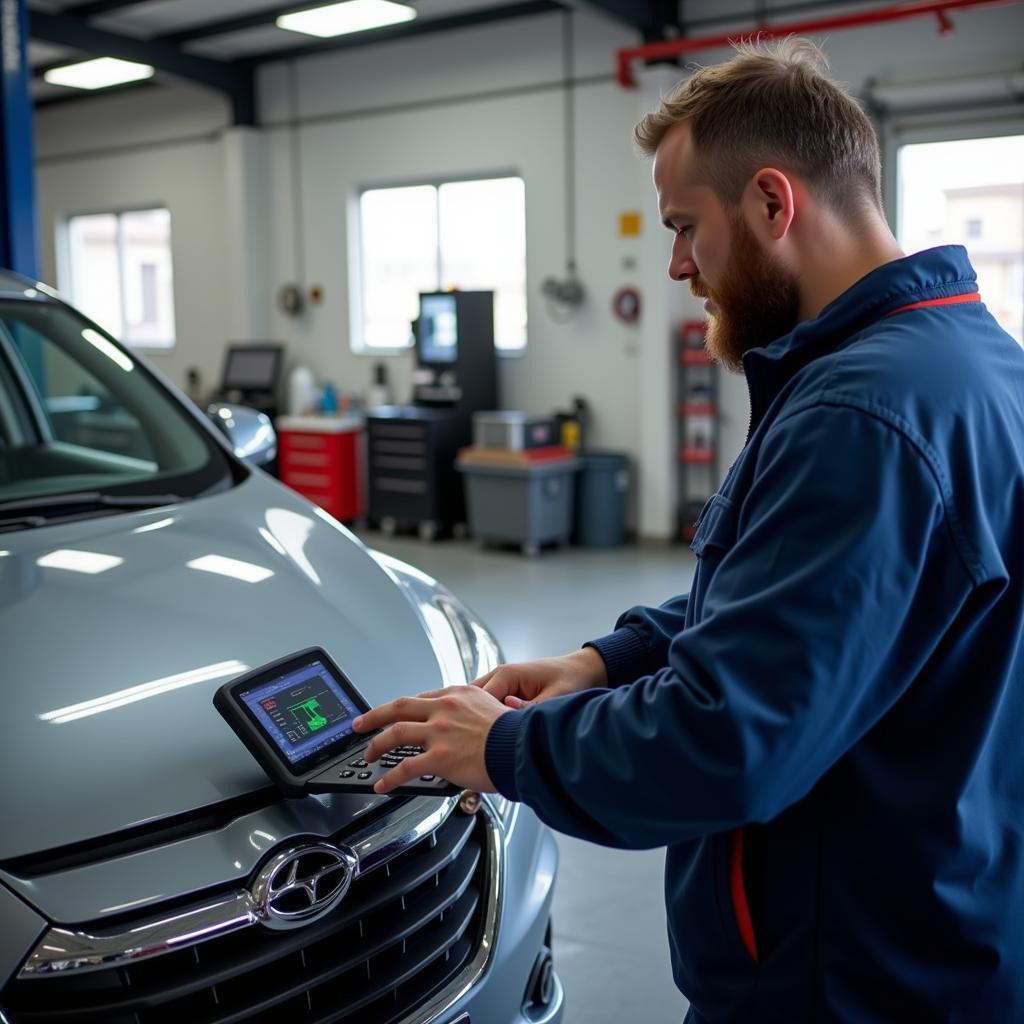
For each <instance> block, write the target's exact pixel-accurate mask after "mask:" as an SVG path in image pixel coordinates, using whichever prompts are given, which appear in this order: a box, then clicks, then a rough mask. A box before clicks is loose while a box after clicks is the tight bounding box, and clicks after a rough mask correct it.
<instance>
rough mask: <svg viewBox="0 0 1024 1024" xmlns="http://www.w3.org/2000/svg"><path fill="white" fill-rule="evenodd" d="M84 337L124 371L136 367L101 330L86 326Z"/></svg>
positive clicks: (83, 332)
mask: <svg viewBox="0 0 1024 1024" xmlns="http://www.w3.org/2000/svg"><path fill="white" fill-rule="evenodd" d="M82 337H83V338H85V340H86V341H87V342H89V344H90V345H92V347H93V348H96V349H99V350H100V352H102V353H103V354H104V355H105V356H106V357H107V358H108V359H112V360H113V361H114V362H115V363H117V365H118V366H120V367H121V369H122V370H124V371H126V372H127V371H130V370H134V369H135V364H134V363H133V362H132V361H131V360H130V359H129V358H128V357H127V356H126V355H125V354H124V353H123V352H122V351H121V350H120V349H119V348H118V347H117V346H116V345H112V344H111V343H110V342H109V341H107V339H106V338H104V337H103V335H102V334H100V333H99V331H94V330H93V329H92V328H91V327H86V329H85V330H84V331H82Z"/></svg>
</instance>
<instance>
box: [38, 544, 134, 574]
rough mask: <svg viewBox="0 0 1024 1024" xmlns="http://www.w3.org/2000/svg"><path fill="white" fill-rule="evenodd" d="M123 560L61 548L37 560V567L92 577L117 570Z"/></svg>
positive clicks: (92, 552) (111, 556)
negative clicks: (80, 573) (79, 573)
mask: <svg viewBox="0 0 1024 1024" xmlns="http://www.w3.org/2000/svg"><path fill="white" fill-rule="evenodd" d="M123 561H124V559H123V558H118V557H117V555H101V554H99V553H98V552H96V551H76V550H74V549H73V548H59V549H58V550H57V551H51V552H50V553H49V554H48V555H43V557H42V558H37V559H36V565H39V566H42V567H43V568H44V569H66V570H67V571H68V572H84V573H87V574H88V575H90V576H95V575H96V573H99V572H106V571H107V570H108V569H116V568H117V567H118V566H119V565H120V564H121V563H122V562H123Z"/></svg>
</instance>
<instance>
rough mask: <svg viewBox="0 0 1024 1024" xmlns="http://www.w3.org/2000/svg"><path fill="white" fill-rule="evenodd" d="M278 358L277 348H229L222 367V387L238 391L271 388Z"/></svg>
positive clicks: (275, 375)
mask: <svg viewBox="0 0 1024 1024" xmlns="http://www.w3.org/2000/svg"><path fill="white" fill-rule="evenodd" d="M279 358H280V351H279V350H277V349H265V348H264V349H259V348H233V349H229V350H228V355H227V365H226V366H225V367H224V382H223V386H224V388H225V389H231V390H234V389H238V390H239V391H247V390H271V389H273V387H274V385H275V383H276V381H277V364H278V360H279Z"/></svg>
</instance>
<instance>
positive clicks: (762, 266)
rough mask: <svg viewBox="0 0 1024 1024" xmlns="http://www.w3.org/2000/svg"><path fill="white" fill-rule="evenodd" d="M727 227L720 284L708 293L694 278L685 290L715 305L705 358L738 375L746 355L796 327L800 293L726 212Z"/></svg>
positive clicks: (739, 221)
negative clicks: (727, 255)
mask: <svg viewBox="0 0 1024 1024" xmlns="http://www.w3.org/2000/svg"><path fill="white" fill-rule="evenodd" d="M729 224H730V240H729V261H728V263H727V264H726V267H725V271H724V273H723V274H722V283H721V285H720V286H719V287H718V288H714V289H712V288H709V287H708V285H707V284H706V283H705V282H704V281H703V280H702V279H701V278H696V279H695V280H693V281H691V282H690V291H692V292H693V294H694V295H696V296H697V297H698V298H702V299H703V298H709V299H711V301H712V302H713V303H714V304H715V307H716V308H715V312H714V313H713V314H711V316H710V319H709V320H708V331H707V336H706V338H705V339H704V345H705V348H706V349H707V351H708V355H710V356H711V357H712V359H715V360H717V361H718V362H720V363H721V364H722V365H723V366H725V367H727V368H728V369H730V370H733V371H735V372H736V373H742V371H743V355H744V353H745V352H747V351H749V350H750V349H752V348H759V347H761V346H762V345H767V344H768V343H769V342H772V341H774V340H775V339H776V338H780V337H782V335H784V334H788V333H789V332H790V331H791V330H793V328H794V327H796V325H797V323H799V319H800V312H799V310H800V289H799V286H798V285H797V280H796V278H795V277H794V276H793V275H792V274H790V273H789V272H788V271H787V270H786V269H785V268H784V267H783V266H782V264H781V263H780V261H779V260H778V259H777V258H776V257H774V256H771V255H769V254H768V253H767V252H765V251H764V249H763V248H762V247H761V244H760V243H759V242H758V240H757V238H756V237H755V235H754V233H753V231H751V230H750V228H749V227H748V226H747V224H746V221H744V220H743V219H742V218H741V217H740V216H739V215H738V214H737V215H732V214H730V215H729Z"/></svg>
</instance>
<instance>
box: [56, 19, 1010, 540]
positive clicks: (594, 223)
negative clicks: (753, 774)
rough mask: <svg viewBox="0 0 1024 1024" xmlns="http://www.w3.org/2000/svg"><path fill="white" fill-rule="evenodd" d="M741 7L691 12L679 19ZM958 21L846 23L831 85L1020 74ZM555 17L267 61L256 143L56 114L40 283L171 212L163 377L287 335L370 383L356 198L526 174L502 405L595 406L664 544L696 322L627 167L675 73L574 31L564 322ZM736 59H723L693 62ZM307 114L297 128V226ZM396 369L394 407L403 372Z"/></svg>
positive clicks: (200, 115)
mask: <svg viewBox="0 0 1024 1024" xmlns="http://www.w3.org/2000/svg"><path fill="white" fill-rule="evenodd" d="M740 3H741V0H730V2H729V3H728V4H723V3H719V2H717V0H716V2H715V3H711V0H692V2H691V3H688V4H687V7H686V10H687V16H688V17H697V18H699V17H702V16H705V15H707V14H711V13H715V14H718V13H720V12H721V11H722V10H729V9H735V8H736V7H737V6H738V5H739V4H740ZM746 5H747V6H749V0H746ZM861 9H862V8H861ZM829 13H833V12H832V11H830V12H829ZM953 17H954V20H955V21H956V23H957V26H958V28H957V32H956V33H955V34H954V35H953V36H952V37H950V38H943V39H940V38H938V37H937V35H936V33H935V30H934V25H933V23H932V22H931V21H929V20H920V21H915V22H908V23H900V24H893V25H886V26H881V27H875V28H870V29H863V30H854V31H850V32H834V33H832V34H831V35H830V36H829V37H828V38H827V40H826V45H827V49H828V51H829V53H830V55H831V57H832V67H833V72H834V74H835V75H836V77H838V78H839V79H841V80H845V81H847V82H849V83H851V84H852V85H853V86H854V88H855V89H859V88H860V87H861V86H862V85H863V83H864V82H865V81H866V80H867V79H868V78H872V77H880V78H913V77H922V78H928V77H933V78H934V77H939V76H941V75H943V74H944V73H945V71H944V69H948V68H951V67H956V68H957V70H958V73H963V72H964V71H970V70H972V69H983V68H989V69H991V68H996V67H1000V66H1012V65H1014V64H1017V63H1019V40H1020V39H1021V38H1022V35H1024V7H1021V6H1015V7H1009V8H1006V9H995V10H991V11H978V12H967V13H964V14H959V15H954V16H953ZM563 20H564V19H563V17H562V16H561V15H544V16H538V17H534V18H527V19H521V20H517V21H510V22H504V23H501V24H497V25H491V26H483V27H479V28H474V29H465V30H460V31H457V32H452V33H447V34H444V35H437V36H429V37H425V38H423V39H419V40H407V41H405V42H398V43H392V44H387V45H378V46H372V47H368V48H366V49H365V50H361V51H360V50H349V51H342V52H338V53H335V54H323V55H320V56H316V57H310V58H306V59H304V60H303V61H301V62H299V63H298V64H297V65H295V66H294V68H292V67H291V66H290V65H287V64H284V63H280V64H276V65H270V66H268V67H267V68H265V69H264V70H263V71H262V72H261V74H260V76H259V86H260V103H259V106H260V114H261V120H262V123H263V128H262V129H261V130H257V131H252V130H229V131H225V130H223V129H225V128H226V126H227V124H228V112H227V108H226V105H225V104H224V103H223V101H221V100H220V98H219V97H217V96H215V95H213V94H210V93H205V92H202V91H200V90H197V89H195V88H192V87H185V86H181V87H175V88H163V89H157V88H154V89H148V90H140V91H138V92H136V93H134V94H124V95H122V96H119V97H114V96H111V97H105V98H96V99H93V100H89V101H83V102H79V103H74V104H68V105H66V106H62V107H56V108H53V109H49V110H45V111H43V112H41V114H40V116H39V117H38V119H37V140H36V144H37V152H38V157H39V174H38V191H39V202H40V216H41V231H42V238H43V240H44V267H45V269H46V274H47V276H48V277H49V278H50V279H54V278H55V277H56V262H55V260H56V256H55V250H54V245H53V236H54V225H55V224H56V223H57V222H58V221H59V219H60V218H61V217H62V216H66V215H67V214H69V213H74V212H80V211H87V210H92V209H106V208H115V207H120V206H132V205H139V204H144V203H150V202H160V203H163V204H166V205H167V206H168V207H169V209H170V210H171V215H172V229H173V234H174V257H175V268H174V269H175V279H176V281H175V287H176V317H177V328H178V330H177V334H178V343H177V346H176V347H175V349H174V350H173V351H172V352H169V353H166V354H163V353H160V354H154V355H153V360H154V362H156V363H158V365H160V367H161V368H162V369H163V370H165V372H167V373H168V374H169V375H170V376H171V377H172V379H175V380H177V381H178V382H179V383H183V382H184V378H185V371H186V368H187V367H189V366H198V367H199V368H200V369H201V371H202V373H203V377H204V380H205V381H206V382H207V383H208V384H212V383H213V382H214V381H215V380H216V379H217V376H218V374H219V368H220V361H221V357H222V351H223V345H224V343H225V342H226V341H227V340H229V339H234V338H246V337H251V338H277V339H281V340H284V341H286V342H287V343H288V345H289V351H290V356H291V361H292V362H296V361H301V362H303V363H306V364H308V365H310V366H311V367H312V368H313V369H314V370H315V371H316V373H317V374H318V375H319V376H320V377H322V378H327V379H331V380H333V381H334V382H335V383H336V384H337V385H338V386H339V387H340V388H342V389H344V390H350V391H362V390H364V389H365V388H366V387H367V385H368V384H369V382H370V377H371V370H372V365H373V363H374V362H375V361H376V360H375V358H374V357H368V356H356V355H353V354H352V352H351V350H350V348H349V343H348V322H349V321H348V301H347V287H348V269H349V268H348V255H347V253H348V249H347V247H348V236H347V223H348V215H349V209H350V206H351V204H352V202H353V200H354V197H355V195H356V193H357V191H358V189H360V188H361V187H365V186H368V185H383V184H388V183H392V182H394V183H406V182H410V181H415V180H417V179H418V178H436V177H442V176H445V175H454V176H460V177H461V176H466V175H471V174H477V173H479V174H490V173H494V172H499V173H503V172H508V171H515V172H517V173H519V174H521V175H522V176H523V178H524V179H525V181H526V195H527V274H528V288H529V343H528V347H527V351H526V353H525V354H524V355H523V356H521V357H512V358H508V359H504V360H503V361H502V369H501V381H502V387H503V393H504V401H505V404H506V405H507V406H508V407H512V408H524V409H526V410H528V411H530V412H534V413H539V412H546V411H550V410H551V409H552V408H554V407H556V406H558V407H564V406H566V405H567V403H568V400H569V398H570V396H571V395H574V394H583V395H585V396H587V397H588V398H589V399H590V401H591V403H592V405H593V407H594V410H595V424H594V435H593V442H594V444H595V445H598V446H600V447H604V448H614V449H618V450H624V451H628V452H630V453H631V454H632V455H633V456H634V458H635V459H636V461H637V463H638V465H639V470H640V474H639V489H638V491H639V511H638V518H637V522H638V524H639V527H640V530H641V532H642V533H643V534H645V535H649V536H666V535H668V534H669V532H670V531H671V529H672V525H673V506H674V493H675V465H674V462H673V452H672V447H673V445H672V443H671V442H672V438H673V437H674V426H673V422H672V418H671V417H672V407H673V403H672V386H671V384H672V380H671V372H672V362H671V358H670V344H671V336H672V328H673V326H675V325H677V324H678V323H679V322H681V321H682V320H683V319H685V318H687V317H688V316H692V315H694V314H696V313H698V312H699V307H698V306H697V304H696V303H695V302H694V300H692V299H691V298H690V297H689V295H688V292H687V290H686V289H685V288H681V287H679V286H674V285H672V284H671V283H670V282H668V281H667V279H666V278H665V266H666V263H667V259H668V237H667V235H664V232H663V229H661V228H660V226H659V224H658V219H657V215H656V208H655V206H654V194H653V190H652V189H651V187H650V168H649V165H648V163H647V162H646V161H643V160H641V159H639V158H638V157H636V156H635V155H634V153H633V151H632V147H631V145H630V141H629V136H630V130H631V127H632V124H633V122H634V121H635V120H636V119H637V118H638V117H639V116H640V114H642V113H643V112H644V111H645V110H646V109H649V108H650V107H651V106H653V105H654V104H655V103H656V100H657V95H658V93H659V91H660V90H663V89H664V88H666V87H667V86H668V84H670V83H671V81H673V80H674V78H675V77H676V75H677V72H675V71H673V70H671V69H665V68H655V69H648V70H640V71H639V77H640V80H641V89H640V90H638V91H634V92H627V91H624V90H621V89H620V88H619V87H618V86H617V85H616V84H614V82H613V81H612V80H611V74H612V72H613V69H614V53H615V51H616V49H617V48H619V47H620V46H626V45H633V44H634V42H635V40H634V38H633V37H632V35H631V34H630V33H628V32H626V31H625V30H623V29H622V28H621V27H619V26H618V25H616V24H614V23H612V22H610V21H608V20H607V19H604V18H600V17H597V16H593V15H585V14H579V15H576V16H575V17H574V19H573V23H574V35H575V46H574V54H575V75H576V77H577V79H578V80H580V84H579V86H578V88H577V89H576V131H575V139H576V146H577V150H576V167H577V175H576V202H577V232H576V240H577V249H578V264H579V271H580V274H581V276H582V278H583V281H584V283H585V285H586V287H587V291H588V301H587V303H586V305H585V306H584V307H583V308H582V309H581V310H580V311H579V313H578V315H577V316H576V317H575V318H574V319H573V320H572V321H570V322H569V323H567V324H559V323H556V322H555V321H554V320H553V319H552V318H551V317H550V316H549V315H548V312H547V310H546V309H545V305H544V301H543V299H542V298H541V296H540V294H539V283H540V281H541V280H542V279H543V278H544V277H546V276H548V275H549V274H559V275H560V274H562V272H563V271H564V260H565V251H564V250H565V244H564V208H565V203H566V194H565V186H564V164H563V152H564V150H563V123H564V122H563V102H562V92H561V89H560V86H559V82H560V80H561V77H562V54H561V47H562V36H561V32H562V29H563ZM744 24H746V23H744ZM701 31H707V32H709V33H710V32H717V31H719V29H717V28H716V29H707V30H698V32H701ZM725 56H727V54H726V53H724V52H722V51H707V52H706V53H703V54H701V55H700V58H699V59H700V61H701V62H702V63H711V62H714V61H716V60H719V59H722V58H724V57H725ZM293 76H294V80H295V81H296V82H297V93H296V95H295V96H294V97H292V96H291V94H290V92H289V84H290V82H291V80H292V77H293ZM293 103H294V107H295V109H297V112H298V118H299V122H300V127H299V129H298V138H299V144H300V149H299V155H300V164H301V178H300V180H299V182H298V183H297V184H298V186H299V188H298V192H299V193H300V195H301V203H300V206H301V209H300V211H299V215H300V216H301V222H300V223H299V228H300V230H299V231H298V232H297V231H296V222H295V220H294V217H295V210H294V204H293V195H294V192H295V188H294V185H295V184H296V183H295V181H294V180H293V177H292V171H293V167H294V164H295V160H294V156H295V154H294V153H293V151H292V148H291V146H292V139H291V136H292V134H293V132H294V129H293V128H292V127H290V125H289V121H290V118H291V111H292V109H293ZM175 140H182V141H180V142H175ZM631 210H643V212H644V233H643V235H642V236H641V237H640V238H639V239H621V238H619V236H618V233H617V226H618V214H619V213H620V212H623V211H631ZM663 235H664V237H662V236H663ZM298 236H301V238H302V252H301V253H296V238H297V237H298ZM300 265H301V266H303V267H304V271H305V274H304V277H305V280H304V281H302V282H301V283H303V284H304V285H306V286H307V287H308V286H310V285H313V284H319V285H322V286H323V288H324V295H325V299H324V302H323V304H322V305H320V306H318V307H311V308H310V309H309V310H308V312H307V313H306V314H305V315H304V316H302V317H301V318H298V319H289V318H286V317H284V316H283V315H282V314H280V313H279V312H278V311H277V309H276V307H275V305H274V301H273V298H274V294H275V292H276V290H277V289H278V288H279V287H280V286H281V285H282V284H284V283H286V282H290V281H294V280H296V279H297V275H298V273H299V267H300ZM624 284H635V285H639V286H642V290H643V294H644V303H645V304H644V316H643V318H642V321H641V323H640V324H638V325H636V326H626V325H622V324H620V323H618V322H617V321H615V320H614V318H613V317H612V316H611V313H610V301H611V297H612V295H613V293H614V292H615V290H616V289H617V288H618V287H619V286H621V285H624ZM388 363H389V366H390V367H391V378H392V381H393V382H394V383H395V384H396V387H397V390H398V392H399V394H400V395H401V394H403V393H404V392H406V391H407V390H408V381H409V371H410V368H411V360H410V357H409V356H397V357H391V358H389V359H388ZM723 404H724V412H725V422H724V430H723V444H722V449H723V464H727V463H728V462H729V461H731V459H732V458H733V457H734V456H735V453H736V452H738V451H739V448H740V447H741V445H742V443H743V438H744V435H745V431H746V425H747V400H746V391H745V386H744V384H743V381H742V379H741V378H737V377H729V376H727V377H726V379H725V381H724V383H723ZM723 468H724V466H723Z"/></svg>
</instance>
